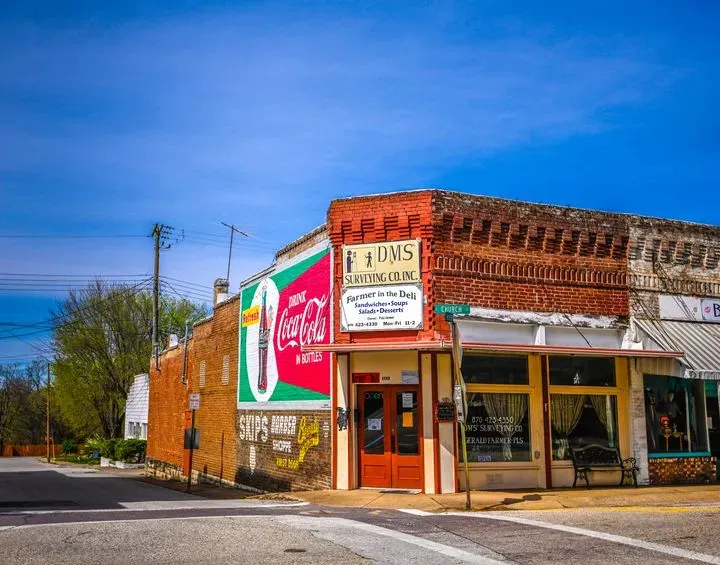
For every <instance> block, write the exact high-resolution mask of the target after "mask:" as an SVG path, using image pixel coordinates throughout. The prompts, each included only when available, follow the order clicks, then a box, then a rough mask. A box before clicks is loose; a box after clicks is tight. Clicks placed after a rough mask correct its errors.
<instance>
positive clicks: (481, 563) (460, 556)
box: [0, 514, 509, 565]
mask: <svg viewBox="0 0 720 565" xmlns="http://www.w3.org/2000/svg"><path fill="white" fill-rule="evenodd" d="M221 518H225V519H231V520H235V519H258V518H266V519H269V520H276V521H278V522H282V523H284V524H287V525H289V526H292V527H295V528H302V529H304V530H308V529H310V528H314V527H317V526H328V527H335V528H345V529H348V530H351V531H357V530H362V531H364V532H367V533H369V534H373V535H377V536H383V537H388V538H392V539H395V540H398V541H402V542H405V543H409V544H412V545H415V546H418V547H420V548H422V549H427V550H430V551H433V552H435V553H439V554H440V555H443V556H445V557H448V558H451V559H457V560H460V561H463V562H465V563H473V564H475V565H508V563H509V562H508V561H499V560H497V559H492V558H490V557H485V556H482V555H476V554H474V553H470V552H468V551H464V550H462V549H457V548H455V547H452V546H449V545H444V544H441V543H437V542H434V541H430V540H426V539H423V538H419V537H415V536H412V535H410V534H405V533H402V532H397V531H395V530H390V529H388V528H383V527H381V526H374V525H372V524H366V523H364V522H356V521H354V520H348V519H346V518H317V517H308V516H292V515H285V516H267V515H262V514H254V515H244V516H235V515H226V516H176V517H170V518H138V519H135V520H133V519H117V520H102V521H82V522H63V523H50V524H24V525H19V526H1V527H0V531H2V530H5V529H17V530H19V529H28V528H56V527H61V526H80V525H82V526H88V525H97V526H102V525H105V524H126V523H130V522H168V521H178V520H218V519H221ZM336 543H339V545H344V546H345V547H346V548H347V547H348V546H347V545H345V544H343V543H340V542H336Z"/></svg>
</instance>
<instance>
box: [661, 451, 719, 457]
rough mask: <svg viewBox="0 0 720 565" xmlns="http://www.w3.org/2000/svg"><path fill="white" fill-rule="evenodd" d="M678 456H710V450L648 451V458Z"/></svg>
mask: <svg viewBox="0 0 720 565" xmlns="http://www.w3.org/2000/svg"><path fill="white" fill-rule="evenodd" d="M676 457H710V452H709V451H689V452H688V451H683V452H682V453H648V459H674V458H676Z"/></svg>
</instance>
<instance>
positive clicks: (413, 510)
mask: <svg viewBox="0 0 720 565" xmlns="http://www.w3.org/2000/svg"><path fill="white" fill-rule="evenodd" d="M399 511H400V512H405V514H412V515H413V516H440V515H441V513H439V512H427V511H426V510H417V509H416V508H400V509H399Z"/></svg>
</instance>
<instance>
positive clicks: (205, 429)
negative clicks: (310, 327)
mask: <svg viewBox="0 0 720 565" xmlns="http://www.w3.org/2000/svg"><path fill="white" fill-rule="evenodd" d="M239 305H240V301H239V300H238V299H237V297H234V298H231V299H229V300H227V301H225V302H223V303H222V304H220V305H219V306H218V307H217V308H216V309H215V312H214V315H213V317H212V318H211V319H209V320H206V321H203V322H201V323H199V324H196V325H195V327H194V328H193V337H192V339H191V340H190V341H189V344H188V352H187V367H186V371H185V372H186V375H187V380H188V385H187V386H186V385H184V384H182V382H181V373H182V358H183V347H182V345H181V346H180V347H176V348H174V349H172V350H170V351H167V352H164V353H163V354H162V355H161V357H160V369H161V370H160V372H157V371H155V370H154V365H153V367H151V371H150V406H149V413H148V456H149V457H152V458H153V459H156V460H159V461H163V462H165V463H170V464H172V465H176V466H182V465H183V457H184V449H183V437H184V427H185V410H186V409H187V407H188V396H189V394H190V393H191V392H199V393H200V409H199V410H197V411H196V413H195V426H196V427H197V428H198V429H199V430H200V449H198V450H196V451H195V452H194V454H193V470H194V471H197V472H199V473H202V474H206V475H210V476H212V477H216V478H218V479H223V480H230V481H232V480H233V477H234V475H235V471H236V467H237V457H236V443H237V430H236V426H235V424H236V422H235V418H236V412H237V364H238V359H237V354H238V318H239ZM225 356H228V361H227V363H226V364H227V373H226V374H227V379H226V381H225V382H223V367H224V364H225V362H224V358H225ZM203 361H204V362H205V386H203V387H201V386H200V370H201V363H202V362H203ZM151 365H152V364H151Z"/></svg>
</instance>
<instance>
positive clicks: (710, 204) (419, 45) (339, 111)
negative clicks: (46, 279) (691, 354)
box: [0, 0, 720, 361]
mask: <svg viewBox="0 0 720 565" xmlns="http://www.w3.org/2000/svg"><path fill="white" fill-rule="evenodd" d="M94 4H96V5H100V3H90V2H63V3H59V2H31V1H30V2H19V1H18V2H9V3H7V2H4V3H3V7H2V8H0V206H1V208H0V219H1V220H2V223H1V224H0V236H2V235H5V236H7V235H27V234H73V235H77V234H85V235H91V236H95V235H102V234H106V235H115V234H129V235H144V234H147V233H149V231H150V229H151V227H152V224H153V223H154V222H165V223H168V224H170V225H173V226H175V227H176V228H178V229H185V230H190V231H193V230H194V231H195V232H201V233H211V234H218V235H223V234H224V233H225V231H224V229H223V228H222V226H221V225H220V222H221V221H224V222H228V223H234V224H237V225H239V226H241V227H242V228H243V229H245V230H247V231H248V232H250V233H251V234H252V235H253V238H251V239H249V240H247V241H243V242H241V245H240V246H239V248H237V249H236V252H235V255H234V257H235V260H234V264H233V274H232V277H231V279H232V280H233V283H234V285H233V287H234V288H237V283H238V282H239V280H240V279H241V278H242V277H243V276H245V275H248V274H250V273H252V272H254V271H256V270H258V269H259V268H261V267H263V266H265V265H266V264H267V263H269V262H270V260H271V258H272V250H273V249H275V248H276V247H278V246H281V245H282V244H284V243H286V242H288V241H290V240H292V239H294V238H295V237H297V236H298V235H300V234H302V233H304V232H305V231H307V230H309V229H312V228H313V227H315V226H317V225H319V224H320V223H322V222H323V221H324V217H325V212H326V209H327V205H328V202H329V200H330V199H332V198H334V197H339V196H348V195H353V194H363V193H370V192H386V191H393V190H401V189H406V188H418V187H428V186H433V187H442V188H448V189H455V190H460V191H465V192H472V193H478V194H488V195H496V196H503V197H507V198H517V199H522V200H531V201H540V202H552V203H557V204H567V205H573V206H580V207H589V208H598V209H604V210H613V211H622V212H633V213H641V214H648V215H656V216H666V217H673V218H678V219H684V220H692V221H697V222H704V223H714V224H718V223H720V217H719V214H718V210H719V209H720V190H719V189H718V180H720V178H719V177H720V174H719V172H718V163H719V162H720V159H719V157H720V117H719V113H718V111H717V101H718V100H720V72H719V71H720V68H719V67H720V63H719V62H718V61H719V60H720V58H719V57H718V54H720V49H719V48H720V34H718V33H717V30H718V29H720V5H719V4H717V3H715V2H710V1H707V2H699V1H695V2H692V1H690V2H685V3H678V2H662V1H654V2H622V3H621V2H617V3H616V2H602V3H600V2H597V3H596V2H592V3H591V2H585V3H577V2H573V3H570V2H567V3H549V2H542V3H541V2H530V1H528V2H506V1H503V2H500V1H486V2H467V3H463V2H422V3H421V2H413V3H402V2H392V3H390V2H374V3H363V2H343V1H334V2H244V3H242V2H192V1H186V2H178V1H175V2H169V1H168V2H153V1H152V0H148V1H145V2H120V1H119V2H115V3H105V4H107V6H106V7H104V8H98V7H97V6H93V5H94ZM0 258H2V261H1V265H2V268H0V272H3V273H41V274H43V273H45V274H58V273H60V274H100V275H119V274H141V273H148V272H150V271H151V268H152V255H151V242H150V240H149V239H146V238H142V237H138V238H107V239H95V238H85V239H83V238H69V239H58V238H44V239H28V238H8V237H0ZM226 260H227V252H226V250H224V249H223V248H222V247H220V246H217V245H207V246H204V245H201V244H199V242H197V241H195V242H190V241H187V240H186V241H184V242H181V243H179V244H177V245H175V246H173V247H172V248H171V249H170V250H169V251H167V252H165V253H164V254H163V269H164V270H165V273H167V274H168V275H170V276H173V277H175V278H178V279H182V280H187V281H191V282H194V283H196V284H202V285H207V286H208V287H209V285H211V283H212V280H213V279H214V278H216V277H218V276H222V275H223V274H224V272H225V263H226ZM58 296H60V295H59V294H58V293H52V292H50V293H38V292H35V293H8V292H5V291H0V323H3V322H5V323H7V322H25V323H32V322H37V321H40V320H42V319H43V318H45V317H47V311H48V308H50V307H52V305H53V303H54V302H55V300H57V298H58ZM2 331H4V330H3V328H0V332H2ZM4 335H5V336H7V332H5V333H4ZM46 337H47V334H41V335H39V336H38V335H35V336H26V337H25V338H24V340H25V341H23V340H15V339H0V361H3V360H7V359H10V358H11V357H12V356H18V357H23V356H25V357H26V356H28V355H30V354H32V352H34V351H35V349H34V348H33V347H44V344H45V343H46V342H44V341H43V339H44V338H46ZM36 338H40V340H39V341H33V340H35V339H36ZM28 341H31V342H32V345H31V344H29V343H28Z"/></svg>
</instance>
